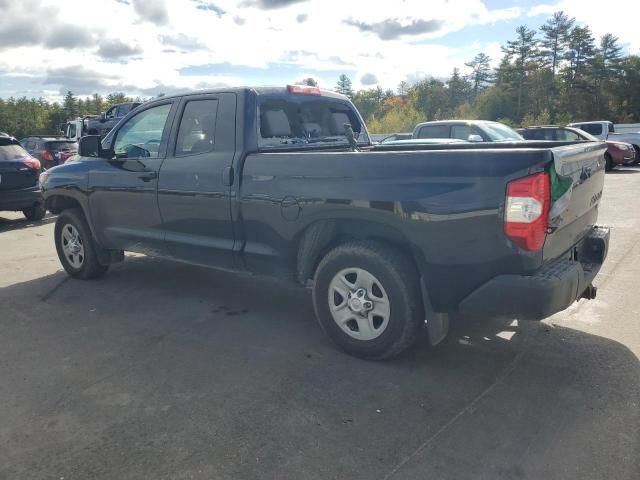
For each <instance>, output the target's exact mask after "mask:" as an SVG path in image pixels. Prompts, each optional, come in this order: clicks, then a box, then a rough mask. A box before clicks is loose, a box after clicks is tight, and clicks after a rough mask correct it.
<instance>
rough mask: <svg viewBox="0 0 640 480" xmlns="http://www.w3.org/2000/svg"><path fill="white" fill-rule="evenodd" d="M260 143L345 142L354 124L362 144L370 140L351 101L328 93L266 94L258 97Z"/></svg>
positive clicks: (264, 145)
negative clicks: (336, 98) (341, 99)
mask: <svg viewBox="0 0 640 480" xmlns="http://www.w3.org/2000/svg"><path fill="white" fill-rule="evenodd" d="M258 115H259V119H260V122H259V127H258V128H259V134H260V136H259V143H260V147H276V146H283V145H289V146H291V145H297V146H301V145H304V144H318V143H338V144H340V143H344V144H348V140H347V138H346V136H345V125H351V128H352V129H353V132H354V135H355V137H356V139H357V142H358V143H359V144H368V143H369V138H368V137H367V135H366V132H364V128H363V125H362V122H361V121H360V118H359V117H358V115H357V114H356V113H355V111H354V110H353V108H351V107H350V106H349V104H347V103H345V102H342V101H340V100H335V99H331V98H327V97H320V98H319V97H317V96H305V95H289V96H287V97H283V96H282V95H279V96H273V97H271V96H263V97H261V98H260V100H259V111H258Z"/></svg>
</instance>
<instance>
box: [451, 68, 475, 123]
mask: <svg viewBox="0 0 640 480" xmlns="http://www.w3.org/2000/svg"><path fill="white" fill-rule="evenodd" d="M447 87H448V94H449V108H448V110H449V112H450V113H451V114H453V111H454V110H455V109H456V108H457V107H459V106H460V105H462V104H463V103H464V102H465V101H466V100H467V99H468V97H469V91H470V90H471V86H470V84H469V82H468V81H467V80H466V79H465V78H464V77H463V76H462V75H460V70H459V69H458V68H454V69H453V73H452V74H451V78H450V79H449V80H448V81H447Z"/></svg>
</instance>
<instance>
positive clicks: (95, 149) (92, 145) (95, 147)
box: [78, 135, 105, 157]
mask: <svg viewBox="0 0 640 480" xmlns="http://www.w3.org/2000/svg"><path fill="white" fill-rule="evenodd" d="M100 140H102V139H101V138H100V135H87V136H86V137H82V138H81V139H80V141H79V142H78V155H80V156H81V157H102V156H103V154H104V153H105V151H103V150H102V145H101V144H100Z"/></svg>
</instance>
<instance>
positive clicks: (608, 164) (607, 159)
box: [604, 153, 613, 172]
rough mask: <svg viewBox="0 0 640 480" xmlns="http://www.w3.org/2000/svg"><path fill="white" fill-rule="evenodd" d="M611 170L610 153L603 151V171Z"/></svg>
mask: <svg viewBox="0 0 640 480" xmlns="http://www.w3.org/2000/svg"><path fill="white" fill-rule="evenodd" d="M611 170H613V160H612V159H611V155H609V154H608V153H605V155H604V171H605V172H610V171H611Z"/></svg>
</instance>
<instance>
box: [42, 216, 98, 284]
mask: <svg viewBox="0 0 640 480" xmlns="http://www.w3.org/2000/svg"><path fill="white" fill-rule="evenodd" d="M54 235H55V242H56V251H57V252H58V258H59V259H60V263H62V266H63V267H64V269H65V270H66V272H67V273H68V274H69V275H70V276H72V277H74V278H79V279H82V280H89V279H92V278H97V277H100V276H102V275H103V274H104V273H105V272H106V271H107V270H108V269H109V266H108V265H101V264H100V263H99V262H98V256H97V254H96V245H95V241H94V239H93V236H92V235H91V230H90V229H89V225H88V224H87V220H86V219H85V218H84V214H83V212H82V210H81V209H79V208H71V209H69V210H64V211H63V212H62V213H61V214H60V215H59V216H58V219H57V220H56V228H55V234H54Z"/></svg>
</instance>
